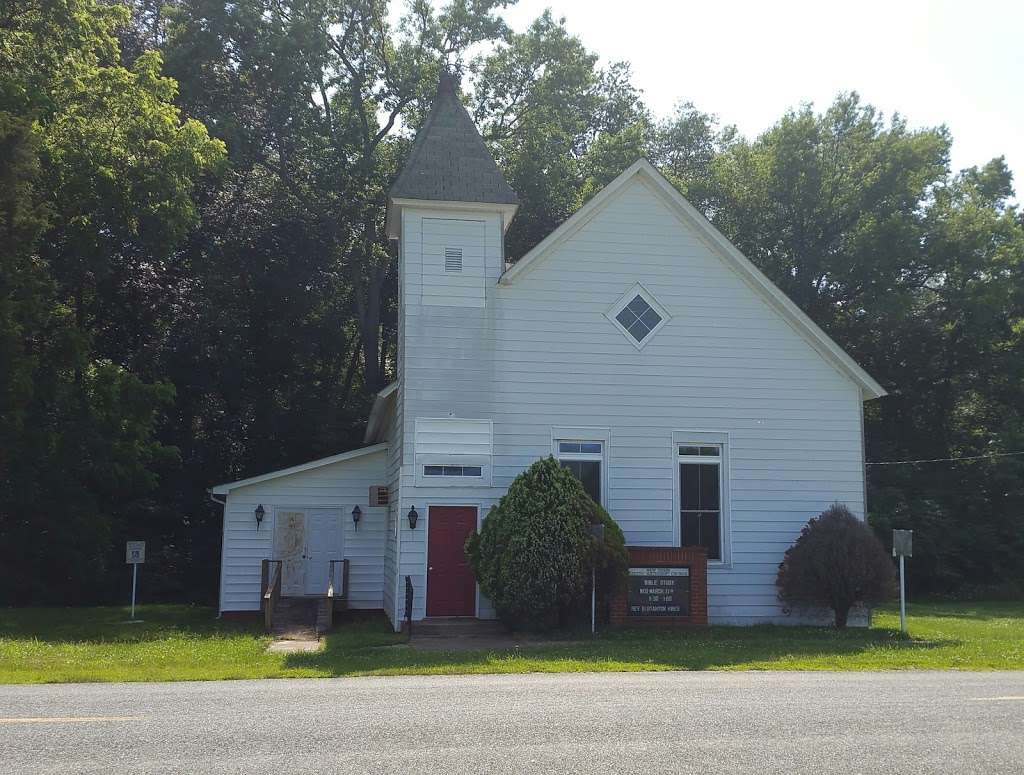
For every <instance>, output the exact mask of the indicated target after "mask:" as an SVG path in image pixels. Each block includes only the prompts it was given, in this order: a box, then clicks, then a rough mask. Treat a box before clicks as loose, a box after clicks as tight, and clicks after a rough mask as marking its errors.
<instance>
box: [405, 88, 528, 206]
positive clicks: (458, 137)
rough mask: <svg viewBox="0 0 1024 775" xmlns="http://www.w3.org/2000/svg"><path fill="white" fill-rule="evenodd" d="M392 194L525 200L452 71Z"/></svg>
mask: <svg viewBox="0 0 1024 775" xmlns="http://www.w3.org/2000/svg"><path fill="white" fill-rule="evenodd" d="M389 196H390V197H391V198H392V199H427V200H432V201H442V202H488V203H494V204H510V205H515V204H518V203H519V199H518V198H517V197H516V193H515V191H513V190H512V187H511V186H509V184H508V183H507V182H506V181H505V178H504V177H503V176H502V174H501V171H500V170H499V169H498V165H497V164H496V163H495V161H494V157H492V156H491V154H490V152H489V151H488V150H487V146H485V145H484V140H483V138H482V137H481V136H480V132H478V131H477V128H476V125H475V124H474V123H473V119H472V118H470V116H469V112H468V111H467V110H466V108H465V106H464V105H463V104H462V101H461V100H460V99H459V95H458V84H457V83H456V82H455V78H453V77H452V76H451V75H450V74H449V73H446V72H442V73H441V78H440V80H439V81H438V84H437V97H436V98H435V99H434V104H433V105H432V106H431V108H430V113H429V115H428V116H427V120H426V122H424V124H423V126H422V127H421V128H420V131H419V132H417V133H416V139H415V140H414V141H413V145H412V151H411V152H410V154H409V159H408V160H407V161H406V163H405V166H404V167H402V171H401V172H400V173H399V174H398V178H397V179H396V180H395V182H394V184H393V185H392V186H391V191H390V192H389Z"/></svg>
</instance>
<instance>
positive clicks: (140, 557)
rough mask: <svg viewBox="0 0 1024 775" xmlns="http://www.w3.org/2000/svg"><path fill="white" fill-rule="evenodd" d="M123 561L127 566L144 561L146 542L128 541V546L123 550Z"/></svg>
mask: <svg viewBox="0 0 1024 775" xmlns="http://www.w3.org/2000/svg"><path fill="white" fill-rule="evenodd" d="M124 561H125V562H126V563H128V564H129V565H134V564H135V563H138V562H145V561H146V542H145V541H129V542H128V546H127V548H126V549H125V559H124Z"/></svg>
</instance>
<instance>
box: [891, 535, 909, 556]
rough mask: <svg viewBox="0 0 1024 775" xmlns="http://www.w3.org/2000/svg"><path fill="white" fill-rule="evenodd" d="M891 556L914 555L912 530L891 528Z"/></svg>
mask: <svg viewBox="0 0 1024 775" xmlns="http://www.w3.org/2000/svg"><path fill="white" fill-rule="evenodd" d="M892 556H893V557H913V556H914V531H913V530H893V531H892Z"/></svg>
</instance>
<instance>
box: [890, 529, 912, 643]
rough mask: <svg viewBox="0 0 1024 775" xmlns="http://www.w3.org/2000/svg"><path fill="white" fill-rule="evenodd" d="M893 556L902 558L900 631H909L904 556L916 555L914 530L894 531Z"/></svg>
mask: <svg viewBox="0 0 1024 775" xmlns="http://www.w3.org/2000/svg"><path fill="white" fill-rule="evenodd" d="M892 556H893V557H899V558H900V632H902V633H904V634H906V632H907V588H906V582H905V581H904V570H903V558H904V557H913V556H914V531H913V530H893V531H892Z"/></svg>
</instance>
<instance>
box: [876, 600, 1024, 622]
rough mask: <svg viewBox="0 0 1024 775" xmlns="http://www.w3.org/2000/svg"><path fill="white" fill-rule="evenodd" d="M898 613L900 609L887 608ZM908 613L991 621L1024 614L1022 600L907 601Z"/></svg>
mask: <svg viewBox="0 0 1024 775" xmlns="http://www.w3.org/2000/svg"><path fill="white" fill-rule="evenodd" d="M886 610H887V612H888V613H892V614H894V615H897V614H898V613H899V611H898V609H896V608H893V609H891V610H890V609H886ZM907 615H908V616H912V617H917V618H934V619H971V620H975V621H991V620H993V619H1019V618H1020V617H1021V616H1022V615H1024V607H1022V605H1021V603H1020V602H1002V601H998V602H993V601H978V602H973V601H941V602H927V603H917V602H914V601H907Z"/></svg>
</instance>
